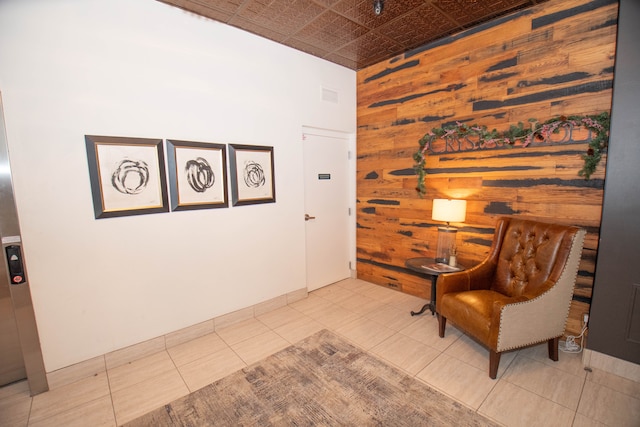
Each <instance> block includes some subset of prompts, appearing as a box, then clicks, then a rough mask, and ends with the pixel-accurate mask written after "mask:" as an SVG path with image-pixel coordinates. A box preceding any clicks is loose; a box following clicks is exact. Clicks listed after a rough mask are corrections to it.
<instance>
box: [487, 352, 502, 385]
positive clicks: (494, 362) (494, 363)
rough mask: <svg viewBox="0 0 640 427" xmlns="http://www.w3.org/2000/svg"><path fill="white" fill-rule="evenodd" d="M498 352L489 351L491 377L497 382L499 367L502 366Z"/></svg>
mask: <svg viewBox="0 0 640 427" xmlns="http://www.w3.org/2000/svg"><path fill="white" fill-rule="evenodd" d="M501 354H502V353H498V352H497V351H493V350H489V377H490V378H491V379H492V380H495V379H496V377H497V376H498V365H499V364H500V355H501Z"/></svg>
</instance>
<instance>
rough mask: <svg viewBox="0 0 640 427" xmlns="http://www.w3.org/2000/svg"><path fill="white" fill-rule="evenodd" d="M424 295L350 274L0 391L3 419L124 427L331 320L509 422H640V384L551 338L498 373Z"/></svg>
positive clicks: (507, 358) (505, 361) (373, 349)
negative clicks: (182, 338)
mask: <svg viewBox="0 0 640 427" xmlns="http://www.w3.org/2000/svg"><path fill="white" fill-rule="evenodd" d="M424 302H425V301H424V300H421V299H418V298H415V297H413V296H410V295H406V294H403V293H400V292H397V291H393V290H389V289H385V288H383V287H380V286H376V285H373V284H370V283H367V282H364V281H362V280H358V279H348V280H345V281H342V282H338V283H336V284H333V285H330V286H327V287H325V288H322V289H319V290H317V291H314V292H312V293H310V294H309V295H308V297H306V298H304V299H300V300H298V301H296V302H294V303H291V304H289V305H284V306H282V307H280V308H277V309H274V310H272V311H268V312H265V313H264V314H260V315H258V316H256V317H253V318H250V319H248V320H244V321H241V322H239V323H235V324H233V325H231V326H228V327H224V328H220V329H216V330H215V332H211V333H206V334H204V335H202V334H199V335H200V336H199V337H197V338H194V339H191V340H190V341H187V342H183V343H180V344H177V345H173V346H168V341H169V340H168V339H167V340H166V341H165V339H164V337H163V339H158V340H151V341H149V342H148V343H145V346H148V347H149V350H148V351H147V353H151V354H150V355H147V356H145V357H142V358H140V359H137V360H134V361H131V362H126V363H117V359H118V357H117V356H118V355H117V354H115V355H114V354H110V355H106V356H101V357H98V358H95V359H92V360H89V361H86V362H83V363H80V364H78V365H74V366H73V367H70V368H65V369H63V370H61V371H56V372H55V373H52V374H50V375H49V384H50V388H51V390H50V391H48V392H46V393H43V394H40V395H38V396H35V397H33V398H31V397H29V394H28V389H27V385H26V382H20V383H16V384H13V385H10V386H6V387H3V388H0V425H2V426H29V427H35V426H65V427H67V426H91V427H96V426H115V425H119V424H122V423H125V422H127V421H130V420H132V419H134V418H136V417H138V416H140V415H142V414H144V413H146V412H148V411H150V410H152V409H154V408H156V407H159V406H162V405H163V404H165V403H168V402H170V401H172V400H174V399H177V398H179V397H181V396H184V395H186V394H188V393H190V392H192V391H195V390H197V389H199V388H201V387H204V386H205V385H207V384H209V383H211V382H213V381H216V380H218V379H220V378H222V377H224V376H225V375H228V374H230V373H232V372H234V371H236V370H238V369H241V368H243V367H244V366H247V365H249V364H252V363H254V362H256V361H258V360H260V359H262V358H264V357H266V356H268V355H270V354H272V353H275V352H277V351H279V350H281V349H283V348H285V347H286V346H288V345H290V344H291V343H295V342H297V341H298V340H300V339H302V338H304V337H306V336H308V335H310V334H313V333H314V332H316V331H319V330H321V329H323V328H327V329H330V330H332V331H334V332H336V333H338V334H340V335H341V336H343V337H345V338H347V339H348V340H350V341H351V342H352V343H354V344H356V345H358V346H360V347H361V348H363V349H365V350H367V351H369V352H370V353H372V354H374V355H377V356H378V357H380V358H382V359H384V360H386V361H387V362H388V363H390V364H392V365H395V366H396V367H398V368H400V369H402V370H404V371H405V372H407V373H408V374H409V375H412V376H414V377H415V378H417V379H418V380H420V381H424V382H425V383H426V384H428V385H430V386H431V387H433V388H436V389H438V390H440V391H441V392H442V393H444V394H446V395H448V396H450V397H452V398H454V399H456V400H457V401H459V402H460V403H462V404H463V405H466V406H468V407H470V408H472V409H474V410H476V411H477V412H478V413H480V414H482V415H484V416H486V417H488V418H490V419H492V420H494V421H496V422H498V423H499V424H502V425H505V426H527V427H531V426H545V427H547V426H579V427H582V426H603V425H604V426H616V427H620V426H635V427H638V426H640V383H637V382H633V381H629V380H626V379H624V378H621V377H617V376H615V375H612V374H608V373H606V372H603V371H598V370H594V371H593V372H587V371H585V370H584V369H583V366H582V362H581V357H580V355H579V354H569V353H562V352H561V353H560V360H559V361H558V362H555V363H554V362H552V361H550V360H549V359H548V358H547V354H546V344H542V345H539V346H535V347H532V348H528V349H524V350H520V351H515V352H511V353H508V354H505V355H503V357H502V360H501V363H500V369H499V371H498V379H497V380H491V379H490V378H489V376H488V375H487V371H488V363H489V362H488V352H487V351H486V350H485V349H483V348H482V347H480V346H478V345H477V344H475V343H474V342H473V341H472V340H470V339H468V338H467V337H466V336H464V335H462V334H461V333H460V332H458V331H457V330H456V329H455V328H453V327H451V326H448V327H447V334H446V337H445V338H444V339H441V338H439V337H438V327H437V321H436V319H435V317H432V316H431V315H430V314H429V313H428V312H427V313H425V314H423V315H421V316H416V317H412V316H410V315H409V312H410V311H411V310H415V309H416V308H419V307H421V306H422V305H423V304H424ZM196 332H197V331H196ZM196 335H198V334H197V333H196Z"/></svg>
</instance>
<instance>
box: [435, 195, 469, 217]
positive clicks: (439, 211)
mask: <svg viewBox="0 0 640 427" xmlns="http://www.w3.org/2000/svg"><path fill="white" fill-rule="evenodd" d="M466 216H467V201H466V200H456V199H433V211H432V214H431V219H432V220H434V221H444V222H447V223H449V222H464V219H465V218H466Z"/></svg>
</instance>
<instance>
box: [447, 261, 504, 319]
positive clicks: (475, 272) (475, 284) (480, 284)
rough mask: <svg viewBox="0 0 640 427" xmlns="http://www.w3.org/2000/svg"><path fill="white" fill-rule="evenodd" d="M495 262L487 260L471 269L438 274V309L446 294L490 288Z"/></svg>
mask: <svg viewBox="0 0 640 427" xmlns="http://www.w3.org/2000/svg"><path fill="white" fill-rule="evenodd" d="M494 271H495V264H494V263H493V262H492V261H489V260H485V261H483V262H482V263H480V264H478V265H476V266H475V267H473V268H470V269H469V270H463V271H458V272H455V273H445V274H441V275H440V276H438V282H437V284H436V310H437V305H438V301H441V300H442V296H443V295H444V294H447V293H450V292H463V291H470V290H478V289H490V288H491V281H492V279H493V272H494Z"/></svg>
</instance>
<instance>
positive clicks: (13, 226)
mask: <svg viewBox="0 0 640 427" xmlns="http://www.w3.org/2000/svg"><path fill="white" fill-rule="evenodd" d="M0 242H1V244H2V251H1V254H0V386H2V385H6V384H10V383H12V382H15V381H19V380H22V379H24V378H26V379H27V381H28V382H29V389H30V390H31V394H32V395H35V394H38V393H42V392H44V391H47V390H48V389H49V386H48V383H47V375H46V372H45V368H44V361H43V358H42V349H41V347H40V339H39V336H38V328H37V325H36V320H35V312H34V310H33V301H32V300H31V291H30V288H29V280H28V276H27V269H26V264H25V262H24V260H23V256H22V255H23V253H24V252H23V250H22V239H21V236H20V224H19V221H18V212H17V209H16V204H15V198H14V195H13V182H12V177H11V165H10V163H9V148H8V143H7V134H6V129H5V122H4V110H3V106H2V95H1V94H0Z"/></svg>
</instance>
